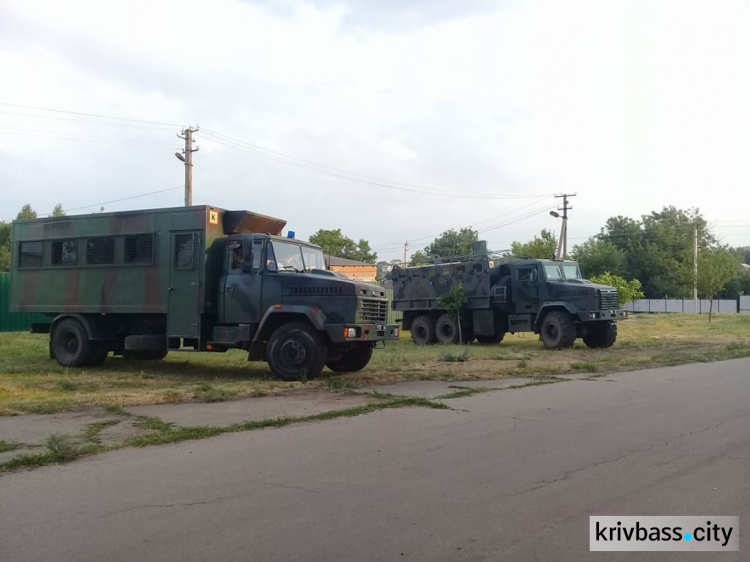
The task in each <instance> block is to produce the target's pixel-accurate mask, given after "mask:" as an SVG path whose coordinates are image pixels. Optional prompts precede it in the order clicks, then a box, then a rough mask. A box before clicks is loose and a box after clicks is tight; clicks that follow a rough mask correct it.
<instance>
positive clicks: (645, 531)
mask: <svg viewBox="0 0 750 562" xmlns="http://www.w3.org/2000/svg"><path fill="white" fill-rule="evenodd" d="M589 525H590V528H589V550H611V551H614V550H619V551H622V550H634V551H637V550H640V551H657V550H663V551H670V550H673V551H686V552H693V551H694V552H707V551H727V552H737V551H739V549H740V518H739V517H734V516H723V515H696V516H690V517H672V516H669V515H665V516H658V517H656V516H648V517H637V516H616V515H607V516H594V515H592V516H591V517H590V518H589Z"/></svg>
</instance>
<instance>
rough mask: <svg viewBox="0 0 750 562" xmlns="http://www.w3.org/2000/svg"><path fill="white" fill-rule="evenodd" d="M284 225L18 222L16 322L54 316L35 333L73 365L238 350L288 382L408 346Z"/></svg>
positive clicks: (373, 294)
mask: <svg viewBox="0 0 750 562" xmlns="http://www.w3.org/2000/svg"><path fill="white" fill-rule="evenodd" d="M285 224H286V221H284V220H281V219H276V218H273V217H268V216H265V215H261V214H257V213H253V212H249V211H229V210H224V209H220V208H217V207H212V206H193V207H178V208H168V209H151V210H144V211H133V212H116V213H101V214H91V215H80V216H64V217H54V218H44V219H33V220H18V221H14V222H13V226H12V236H13V238H12V239H13V250H12V258H11V259H12V266H11V304H10V310H11V311H18V312H42V313H46V314H47V315H48V316H49V318H50V321H49V323H44V324H35V325H33V326H32V327H31V331H32V332H37V333H47V332H48V333H49V334H50V338H49V350H50V357H51V358H54V359H56V360H57V362H58V363H60V364H61V365H64V366H70V367H81V366H94V365H98V364H100V363H101V362H102V361H104V360H105V358H106V357H107V356H108V354H109V353H110V352H112V353H113V354H114V355H123V356H126V357H131V358H134V359H141V360H160V359H163V358H164V357H165V356H166V355H167V353H168V352H169V351H172V350H195V351H212V352H222V351H226V350H228V349H231V348H239V349H243V350H246V351H247V352H248V360H260V361H267V362H268V364H269V366H270V368H271V370H272V371H273V372H274V373H275V374H276V375H277V376H278V377H280V378H282V379H290V380H293V379H299V378H301V377H310V378H311V377H315V376H317V375H318V374H319V373H320V372H321V370H322V369H323V367H324V366H325V365H327V366H328V367H329V368H330V369H332V370H334V371H357V370H360V369H362V368H363V367H364V366H365V365H367V363H368V362H369V361H370V358H371V356H372V353H373V347H374V346H375V345H376V344H377V342H385V341H387V340H393V339H397V338H398V325H396V324H393V325H387V323H386V319H387V312H388V304H387V300H386V298H385V293H384V291H383V289H382V288H380V287H378V286H374V285H367V284H364V283H358V282H354V281H352V280H349V279H347V278H346V277H344V276H342V275H340V274H338V273H335V272H332V271H328V270H327V269H326V267H325V262H324V255H323V252H322V250H321V249H320V248H319V247H317V246H314V245H312V244H308V243H304V242H301V241H298V240H295V239H294V238H293V237H290V235H291V236H293V233H288V234H287V237H283V236H281V234H282V229H283V227H284V226H285Z"/></svg>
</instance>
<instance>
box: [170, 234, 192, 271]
mask: <svg viewBox="0 0 750 562" xmlns="http://www.w3.org/2000/svg"><path fill="white" fill-rule="evenodd" d="M175 250H176V251H175V255H174V268H175V269H193V257H194V254H195V242H194V240H193V235H192V233H190V234H178V235H177V236H175Z"/></svg>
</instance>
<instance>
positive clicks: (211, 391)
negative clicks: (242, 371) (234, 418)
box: [193, 382, 236, 402]
mask: <svg viewBox="0 0 750 562" xmlns="http://www.w3.org/2000/svg"><path fill="white" fill-rule="evenodd" d="M235 394H236V393H233V392H229V391H228V390H222V389H220V388H215V387H214V386H213V385H211V384H209V383H207V382H204V383H201V384H199V385H198V387H197V388H196V390H195V393H194V394H193V397H194V398H197V399H199V400H202V401H203V402H223V401H224V400H228V399H229V398H231V397H232V396H234V395H235Z"/></svg>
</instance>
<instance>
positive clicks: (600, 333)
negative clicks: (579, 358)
mask: <svg viewBox="0 0 750 562" xmlns="http://www.w3.org/2000/svg"><path fill="white" fill-rule="evenodd" d="M587 332H588V333H587V334H586V335H585V336H583V343H585V344H586V345H587V346H588V347H591V348H607V347H612V346H613V345H614V344H615V341H616V340H617V324H615V323H614V322H599V323H597V324H596V325H595V326H587Z"/></svg>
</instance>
